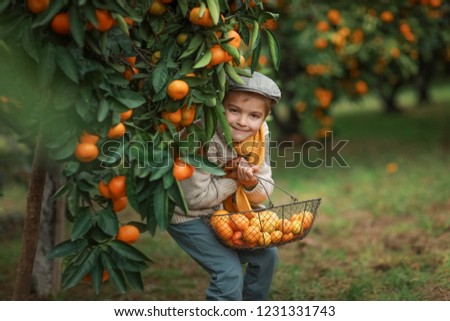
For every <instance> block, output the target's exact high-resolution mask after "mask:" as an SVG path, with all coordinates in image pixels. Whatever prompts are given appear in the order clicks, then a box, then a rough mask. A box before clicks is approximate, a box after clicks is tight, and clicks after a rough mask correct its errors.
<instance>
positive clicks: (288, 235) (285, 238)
mask: <svg viewBox="0 0 450 321" xmlns="http://www.w3.org/2000/svg"><path fill="white" fill-rule="evenodd" d="M293 238H294V234H293V233H292V232H289V233H283V236H282V237H281V242H289V241H290V240H292V239H293Z"/></svg>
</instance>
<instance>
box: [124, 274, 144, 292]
mask: <svg viewBox="0 0 450 321" xmlns="http://www.w3.org/2000/svg"><path fill="white" fill-rule="evenodd" d="M124 273H125V277H126V278H127V281H128V283H129V284H130V285H131V287H132V288H133V289H135V290H138V291H141V292H142V291H144V284H143V283H142V277H141V273H139V272H130V271H124Z"/></svg>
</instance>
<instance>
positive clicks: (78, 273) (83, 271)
mask: <svg viewBox="0 0 450 321" xmlns="http://www.w3.org/2000/svg"><path fill="white" fill-rule="evenodd" d="M85 251H89V254H88V255H87V257H86V258H85V260H84V261H83V262H82V263H81V264H80V265H79V266H77V267H76V269H73V272H72V273H71V275H68V276H67V277H66V278H64V279H63V282H62V286H63V288H64V289H68V288H71V287H73V286H75V285H77V284H78V283H80V281H81V279H83V277H85V276H86V275H87V274H89V272H90V271H91V270H92V269H93V268H94V266H95V265H96V264H97V263H98V259H99V255H100V247H95V248H94V249H92V250H87V249H86V250H85Z"/></svg>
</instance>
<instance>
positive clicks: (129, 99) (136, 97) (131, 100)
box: [115, 90, 146, 109]
mask: <svg viewBox="0 0 450 321" xmlns="http://www.w3.org/2000/svg"><path fill="white" fill-rule="evenodd" d="M115 98H116V99H117V100H118V101H119V102H121V103H122V104H124V105H125V106H126V107H128V108H130V109H133V108H136V107H139V106H142V105H143V104H145V102H146V100H145V98H144V97H142V96H141V95H140V94H139V93H137V92H135V91H132V90H121V91H120V92H119V93H118V95H117V96H116V97H115Z"/></svg>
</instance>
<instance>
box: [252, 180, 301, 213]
mask: <svg viewBox="0 0 450 321" xmlns="http://www.w3.org/2000/svg"><path fill="white" fill-rule="evenodd" d="M253 176H255V177H256V179H258V181H265V182H267V183H269V184H272V185H273V186H274V187H276V188H278V189H279V190H281V191H282V192H284V193H285V194H287V195H288V196H289V197H290V198H291V199H292V201H293V202H294V203H296V202H298V199H297V198H296V197H294V196H292V195H291V194H290V193H289V192H288V191H286V190H285V189H284V188H282V187H281V186H279V185H277V184H275V182H273V181H270V180H268V179H266V178H264V177H261V176H259V175H255V174H253ZM261 185H262V187H263V188H264V191H265V192H266V194H267V198H268V199H269V203H270V207H273V206H274V204H273V202H272V199H271V198H270V195H269V192H267V189H266V187H265V186H264V184H261Z"/></svg>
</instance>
